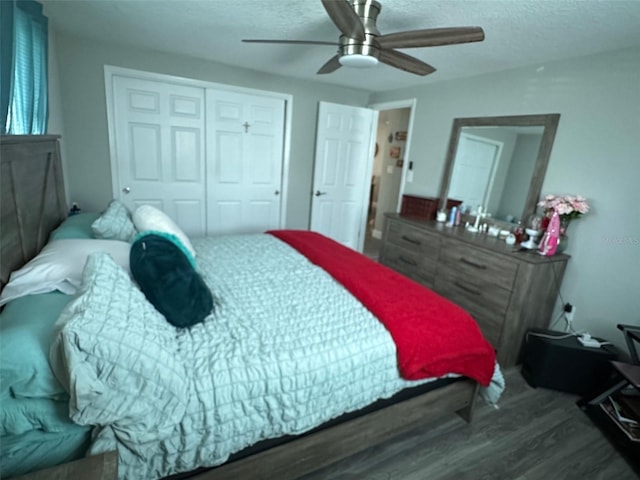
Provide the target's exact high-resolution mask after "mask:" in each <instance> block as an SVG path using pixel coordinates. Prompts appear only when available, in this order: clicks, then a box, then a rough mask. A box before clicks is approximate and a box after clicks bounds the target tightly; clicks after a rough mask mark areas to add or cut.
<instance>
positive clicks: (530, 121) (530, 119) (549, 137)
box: [438, 113, 560, 223]
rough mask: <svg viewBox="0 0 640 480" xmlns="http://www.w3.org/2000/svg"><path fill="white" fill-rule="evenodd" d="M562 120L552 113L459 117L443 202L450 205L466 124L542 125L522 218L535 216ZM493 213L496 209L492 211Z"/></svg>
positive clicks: (442, 188) (451, 143)
mask: <svg viewBox="0 0 640 480" xmlns="http://www.w3.org/2000/svg"><path fill="white" fill-rule="evenodd" d="M559 121H560V114H559V113H549V114H541V115H514V116H502V117H470V118H455V119H454V120H453V126H452V128H451V138H450V140H449V149H448V150H447V158H446V162H445V164H444V171H443V173H442V180H441V183H440V195H439V196H438V198H439V199H440V205H441V206H444V205H446V204H447V195H448V193H449V182H450V181H451V173H452V172H453V162H454V161H455V158H456V153H457V150H458V140H459V139H460V132H461V130H462V128H463V127H513V126H517V127H532V126H542V127H544V131H543V133H542V139H541V140H540V148H539V150H538V156H537V160H536V166H535V168H534V170H533V176H532V178H531V186H530V187H529V192H528V193H527V200H526V201H525V204H524V210H523V212H522V215H521V217H520V221H523V222H524V221H526V219H527V218H528V216H529V215H532V214H533V213H535V211H536V204H537V203H538V200H539V198H540V192H541V191H542V183H543V182H544V176H545V173H546V172H547V165H548V164H549V157H550V156H551V149H552V148H553V142H554V140H555V137H556V130H557V129H558V122H559ZM491 213H493V212H491ZM492 220H493V221H498V222H502V223H506V221H502V220H498V219H495V218H492Z"/></svg>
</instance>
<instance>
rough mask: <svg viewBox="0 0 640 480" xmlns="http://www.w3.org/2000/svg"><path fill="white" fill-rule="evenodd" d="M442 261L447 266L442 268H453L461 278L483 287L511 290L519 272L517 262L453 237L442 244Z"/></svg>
mask: <svg viewBox="0 0 640 480" xmlns="http://www.w3.org/2000/svg"><path fill="white" fill-rule="evenodd" d="M440 261H441V262H442V263H443V264H444V265H445V267H446V268H443V269H441V270H445V269H446V270H448V271H450V270H452V271H453V272H456V273H457V274H458V275H459V278H460V279H463V280H464V279H468V280H470V281H472V282H474V283H476V284H477V285H481V286H483V287H485V286H491V285H493V286H497V287H500V288H504V289H506V290H511V289H512V288H513V282H514V280H515V278H516V274H517V272H518V264H517V262H513V261H509V260H507V259H506V258H503V257H500V256H498V255H494V254H491V253H489V252H484V251H482V250H480V249H477V248H472V247H470V246H469V245H468V244H465V243H463V242H458V241H456V240H451V239H449V240H447V242H446V243H444V245H443V246H442V251H441V253H440Z"/></svg>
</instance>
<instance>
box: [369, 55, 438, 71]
mask: <svg viewBox="0 0 640 480" xmlns="http://www.w3.org/2000/svg"><path fill="white" fill-rule="evenodd" d="M380 61H381V62H382V63H386V64H387V65H391V66H392V67H395V68H399V69H400V70H404V71H405V72H409V73H415V74H416V75H422V76H425V75H429V74H430V73H433V72H435V71H436V69H435V68H433V67H432V66H431V65H429V64H428V63H424V62H423V61H422V60H418V59H417V58H414V57H410V56H409V55H405V54H404V53H402V52H397V51H395V50H387V49H385V50H380Z"/></svg>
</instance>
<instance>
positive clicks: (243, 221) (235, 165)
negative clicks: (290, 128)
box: [206, 89, 285, 235]
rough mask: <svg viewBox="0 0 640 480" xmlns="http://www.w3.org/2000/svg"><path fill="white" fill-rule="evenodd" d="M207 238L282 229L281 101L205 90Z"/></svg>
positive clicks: (282, 103)
mask: <svg viewBox="0 0 640 480" xmlns="http://www.w3.org/2000/svg"><path fill="white" fill-rule="evenodd" d="M206 98H207V100H206V101H207V158H208V163H207V233H208V235H222V234H234V233H259V232H264V231H265V230H269V229H277V228H280V226H281V225H280V219H281V199H282V164H283V158H284V112H285V102H284V100H282V99H276V98H269V97H262V96H257V95H250V94H244V93H236V92H228V91H220V90H214V89H207V94H206Z"/></svg>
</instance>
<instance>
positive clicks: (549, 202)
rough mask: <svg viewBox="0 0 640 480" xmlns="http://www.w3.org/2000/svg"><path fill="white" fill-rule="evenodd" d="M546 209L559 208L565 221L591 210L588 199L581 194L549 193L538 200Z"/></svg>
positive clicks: (539, 204) (559, 213)
mask: <svg viewBox="0 0 640 480" xmlns="http://www.w3.org/2000/svg"><path fill="white" fill-rule="evenodd" d="M538 206H539V207H543V208H544V209H545V210H547V211H549V210H551V211H553V210H557V211H558V215H560V218H561V219H562V220H565V221H569V220H573V219H575V218H578V217H580V215H583V214H585V213H587V212H588V211H589V204H588V203H587V199H586V198H584V197H583V196H581V195H547V196H546V197H544V199H542V200H540V201H539V202H538Z"/></svg>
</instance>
